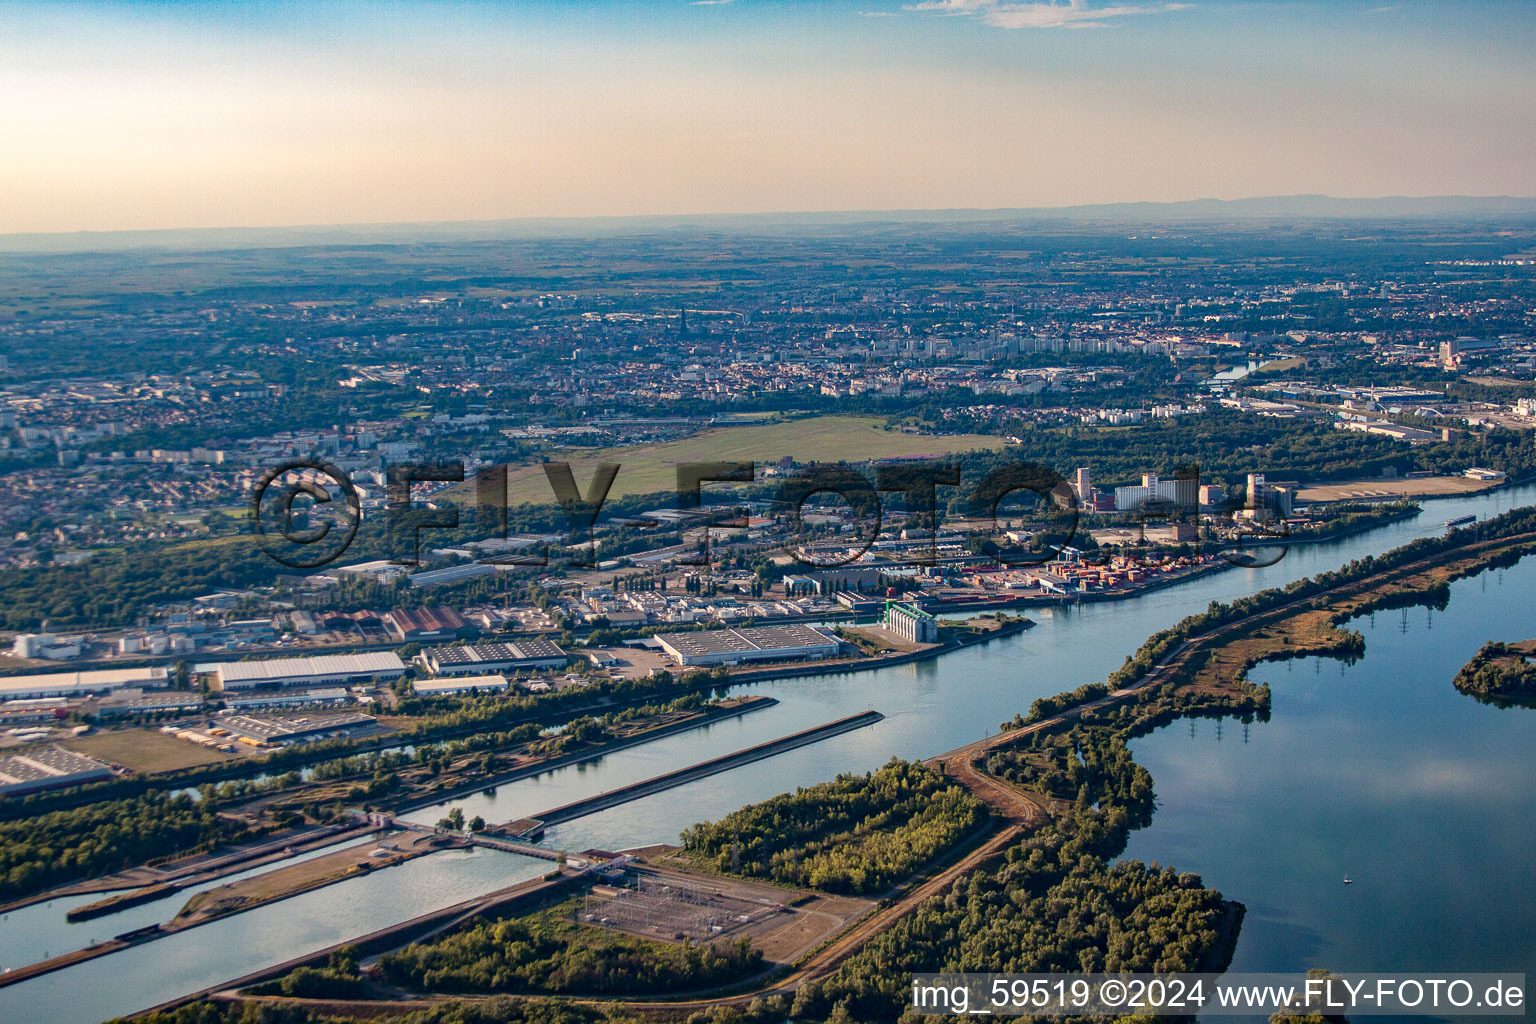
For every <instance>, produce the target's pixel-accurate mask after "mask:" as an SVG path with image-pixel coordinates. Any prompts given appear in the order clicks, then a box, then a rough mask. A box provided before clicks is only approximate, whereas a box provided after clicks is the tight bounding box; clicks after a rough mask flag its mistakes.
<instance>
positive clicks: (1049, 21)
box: [907, 0, 1192, 28]
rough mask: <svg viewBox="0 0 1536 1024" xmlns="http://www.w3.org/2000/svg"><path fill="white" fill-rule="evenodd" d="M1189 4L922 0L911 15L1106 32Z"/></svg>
mask: <svg viewBox="0 0 1536 1024" xmlns="http://www.w3.org/2000/svg"><path fill="white" fill-rule="evenodd" d="M1190 6H1192V5H1191V4H1187V3H1135V4H1126V3H1121V4H1115V3H1111V4H1095V3H1092V2H1090V0H920V2H918V3H915V4H908V5H907V10H909V11H933V12H936V13H938V14H969V15H978V16H980V17H981V18H983V19H984V20H985V21H986V22H987V24H989V25H996V26H997V27H998V28H1103V27H1104V26H1106V25H1108V24H1110V23H1111V22H1112V21H1114V20H1115V19H1118V18H1125V17H1130V16H1132V15H1137V14H1162V13H1164V12H1165V11H1179V10H1183V9H1184V8H1186V7H1190Z"/></svg>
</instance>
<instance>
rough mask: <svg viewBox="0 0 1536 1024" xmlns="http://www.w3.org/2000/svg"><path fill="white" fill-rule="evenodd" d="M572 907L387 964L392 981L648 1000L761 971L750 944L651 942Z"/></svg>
mask: <svg viewBox="0 0 1536 1024" xmlns="http://www.w3.org/2000/svg"><path fill="white" fill-rule="evenodd" d="M573 906H574V904H573V905H566V906H563V907H556V908H551V909H550V910H547V911H541V912H539V913H536V914H532V915H529V916H527V917H518V918H510V919H507V920H503V921H483V922H479V923H476V924H471V925H469V926H468V927H465V928H462V929H460V930H459V931H456V932H453V933H451V934H449V935H446V936H443V937H442V938H438V939H434V940H432V941H430V942H426V943H413V944H411V945H409V946H407V947H406V948H405V949H402V950H400V951H399V952H396V953H388V954H385V956H384V957H383V958H381V960H380V967H381V968H382V969H383V972H384V976H385V977H386V978H388V979H389V980H390V981H391V982H394V983H395V984H399V985H406V986H409V987H411V988H413V989H417V990H420V991H425V992H528V993H533V992H544V993H589V994H608V995H616V996H618V995H622V996H633V995H647V994H651V993H661V992H682V991H688V990H692V989H700V988H711V987H717V986H720V985H725V984H729V983H730V982H733V981H736V980H738V979H740V978H745V977H749V976H751V975H753V974H756V973H758V972H759V971H761V970H762V969H763V967H764V962H763V957H762V953H761V952H759V951H758V950H756V949H754V948H753V947H752V944H751V942H750V941H749V940H747V939H739V940H736V941H720V942H715V943H711V944H709V945H702V946H701V945H695V944H693V943H689V942H685V943H683V944H681V945H672V944H670V943H662V942H652V941H650V940H647V939H642V938H637V937H635V936H630V935H623V934H620V933H618V932H615V931H611V930H609V929H606V928H597V927H585V926H582V925H578V924H573V923H572V922H571V916H572V908H573Z"/></svg>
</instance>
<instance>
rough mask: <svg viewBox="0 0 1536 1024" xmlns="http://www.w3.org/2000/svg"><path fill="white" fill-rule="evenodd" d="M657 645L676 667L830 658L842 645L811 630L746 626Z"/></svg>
mask: <svg viewBox="0 0 1536 1024" xmlns="http://www.w3.org/2000/svg"><path fill="white" fill-rule="evenodd" d="M655 639H656V642H657V643H658V644H660V645H661V649H662V650H664V651H666V652H667V654H668V655H670V656H671V657H672V659H673V660H674V661H676V662H677V663H678V664H679V665H740V664H743V663H745V662H749V661H805V660H809V659H813V658H831V657H834V656H836V655H837V653H838V652H839V651H840V650H842V642H841V641H839V640H838V639H837V638H836V637H835V636H831V635H829V634H827V633H825V632H823V631H822V630H819V629H816V628H815V627H813V626H801V625H791V626H749V627H744V628H742V629H712V630H707V631H705V632H701V633H688V632H680V633H659V634H657V635H656V638H655Z"/></svg>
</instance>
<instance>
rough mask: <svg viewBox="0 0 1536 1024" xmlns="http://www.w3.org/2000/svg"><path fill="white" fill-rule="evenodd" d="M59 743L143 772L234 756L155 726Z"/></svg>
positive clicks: (221, 759) (206, 762) (166, 769)
mask: <svg viewBox="0 0 1536 1024" xmlns="http://www.w3.org/2000/svg"><path fill="white" fill-rule="evenodd" d="M62 746H64V747H66V748H67V749H69V750H73V751H76V752H77V753H81V754H84V755H86V756H87V757H94V758H96V759H97V760H99V761H110V762H112V763H113V764H120V765H124V766H126V767H128V768H132V769H133V770H134V771H136V772H140V773H146V774H147V773H151V772H169V771H175V770H176V769H177V768H190V767H192V766H193V765H198V764H208V763H209V762H212V761H227V760H228V759H230V758H232V757H235V756H236V755H234V754H226V753H224V752H223V751H220V750H210V749H209V748H207V747H202V746H199V745H197V744H196V743H188V742H187V741H186V740H179V739H177V738H176V737H174V736H167V735H166V734H165V733H163V732H159V731H157V730H155V729H119V730H117V731H115V732H98V733H96V734H95V735H93V736H81V737H80V738H79V739H73V740H70V741H69V742H68V743H64V744H62Z"/></svg>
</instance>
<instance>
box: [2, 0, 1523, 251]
mask: <svg viewBox="0 0 1536 1024" xmlns="http://www.w3.org/2000/svg"><path fill="white" fill-rule="evenodd" d="M0 28H3V31H0V99H3V100H4V103H3V108H4V109H5V111H6V113H5V114H4V115H0V116H3V121H0V127H3V128H4V129H5V131H6V137H7V140H8V144H9V145H8V148H9V150H10V153H9V154H8V155H9V159H8V160H7V161H6V164H5V166H4V167H3V168H0V234H16V233H33V232H48V233H51V232H73V231H125V230H159V229H174V230H181V229H198V228H224V227H230V226H236V225H238V226H243V227H250V228H257V227H276V226H283V227H287V226H299V225H333V224H366V225H376V224H400V223H434V224H441V223H460V222H478V221H497V220H512V219H527V218H591V217H633V216H667V217H687V216H715V215H727V216H733V215H747V216H751V215H762V214H769V215H783V214H785V213H787V212H789V211H882V210H891V211H911V210H1012V209H1040V208H1060V207H1068V208H1070V207H1076V206H1084V205H1104V204H1116V203H1127V202H1153V203H1156V202H1188V201H1193V200H1196V199H1199V198H1203V197H1211V198H1215V199H1221V200H1233V199H1241V198H1245V197H1253V196H1265V197H1267V196H1295V195H1315V194H1323V195H1347V196H1372V197H1375V196H1456V195H1470V196H1530V195H1536V159H1533V157H1536V142H1533V140H1536V107H1533V106H1532V105H1531V104H1530V103H1528V102H1526V101H1525V99H1524V97H1527V96H1529V95H1531V94H1532V92H1533V89H1536V63H1533V62H1532V61H1531V60H1530V59H1529V54H1530V53H1531V52H1532V49H1533V47H1536V9H1532V7H1531V6H1530V5H1527V4H1521V3H1518V2H1516V0H1492V2H1490V3H1486V4H1479V5H1477V6H1476V7H1469V6H1468V5H1465V4H1458V3H1454V2H1451V0H1404V2H1399V3H1390V2H1387V3H1382V2H1369V0H1328V2H1325V0H1286V2H1281V0H1275V2H1268V0H1202V2H1198V3H1182V2H1154V0H1057V2H1043V0H867V2H857V0H827V2H825V3H818V4H803V3H793V2H787V0H694V2H691V3H690V2H687V0H644V2H635V3H618V2H615V0H580V2H576V0H565V2H550V3H532V2H525V0H497V2H487V3H471V2H467V0H442V2H439V3H434V4H431V5H428V6H425V7H423V6H413V5H408V4H403V3H378V4H373V3H362V2H343V3H337V4H329V5H324V6H323V7H311V6H308V5H303V4H299V3H296V2H291V0H253V2H250V3H240V4H201V3H193V4H158V3H144V2H135V0H108V2H100V3H83V2H73V0H57V2H53V0H49V2H33V3H23V4H17V5H11V6H9V7H7V8H6V9H5V10H4V11H3V12H0Z"/></svg>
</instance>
